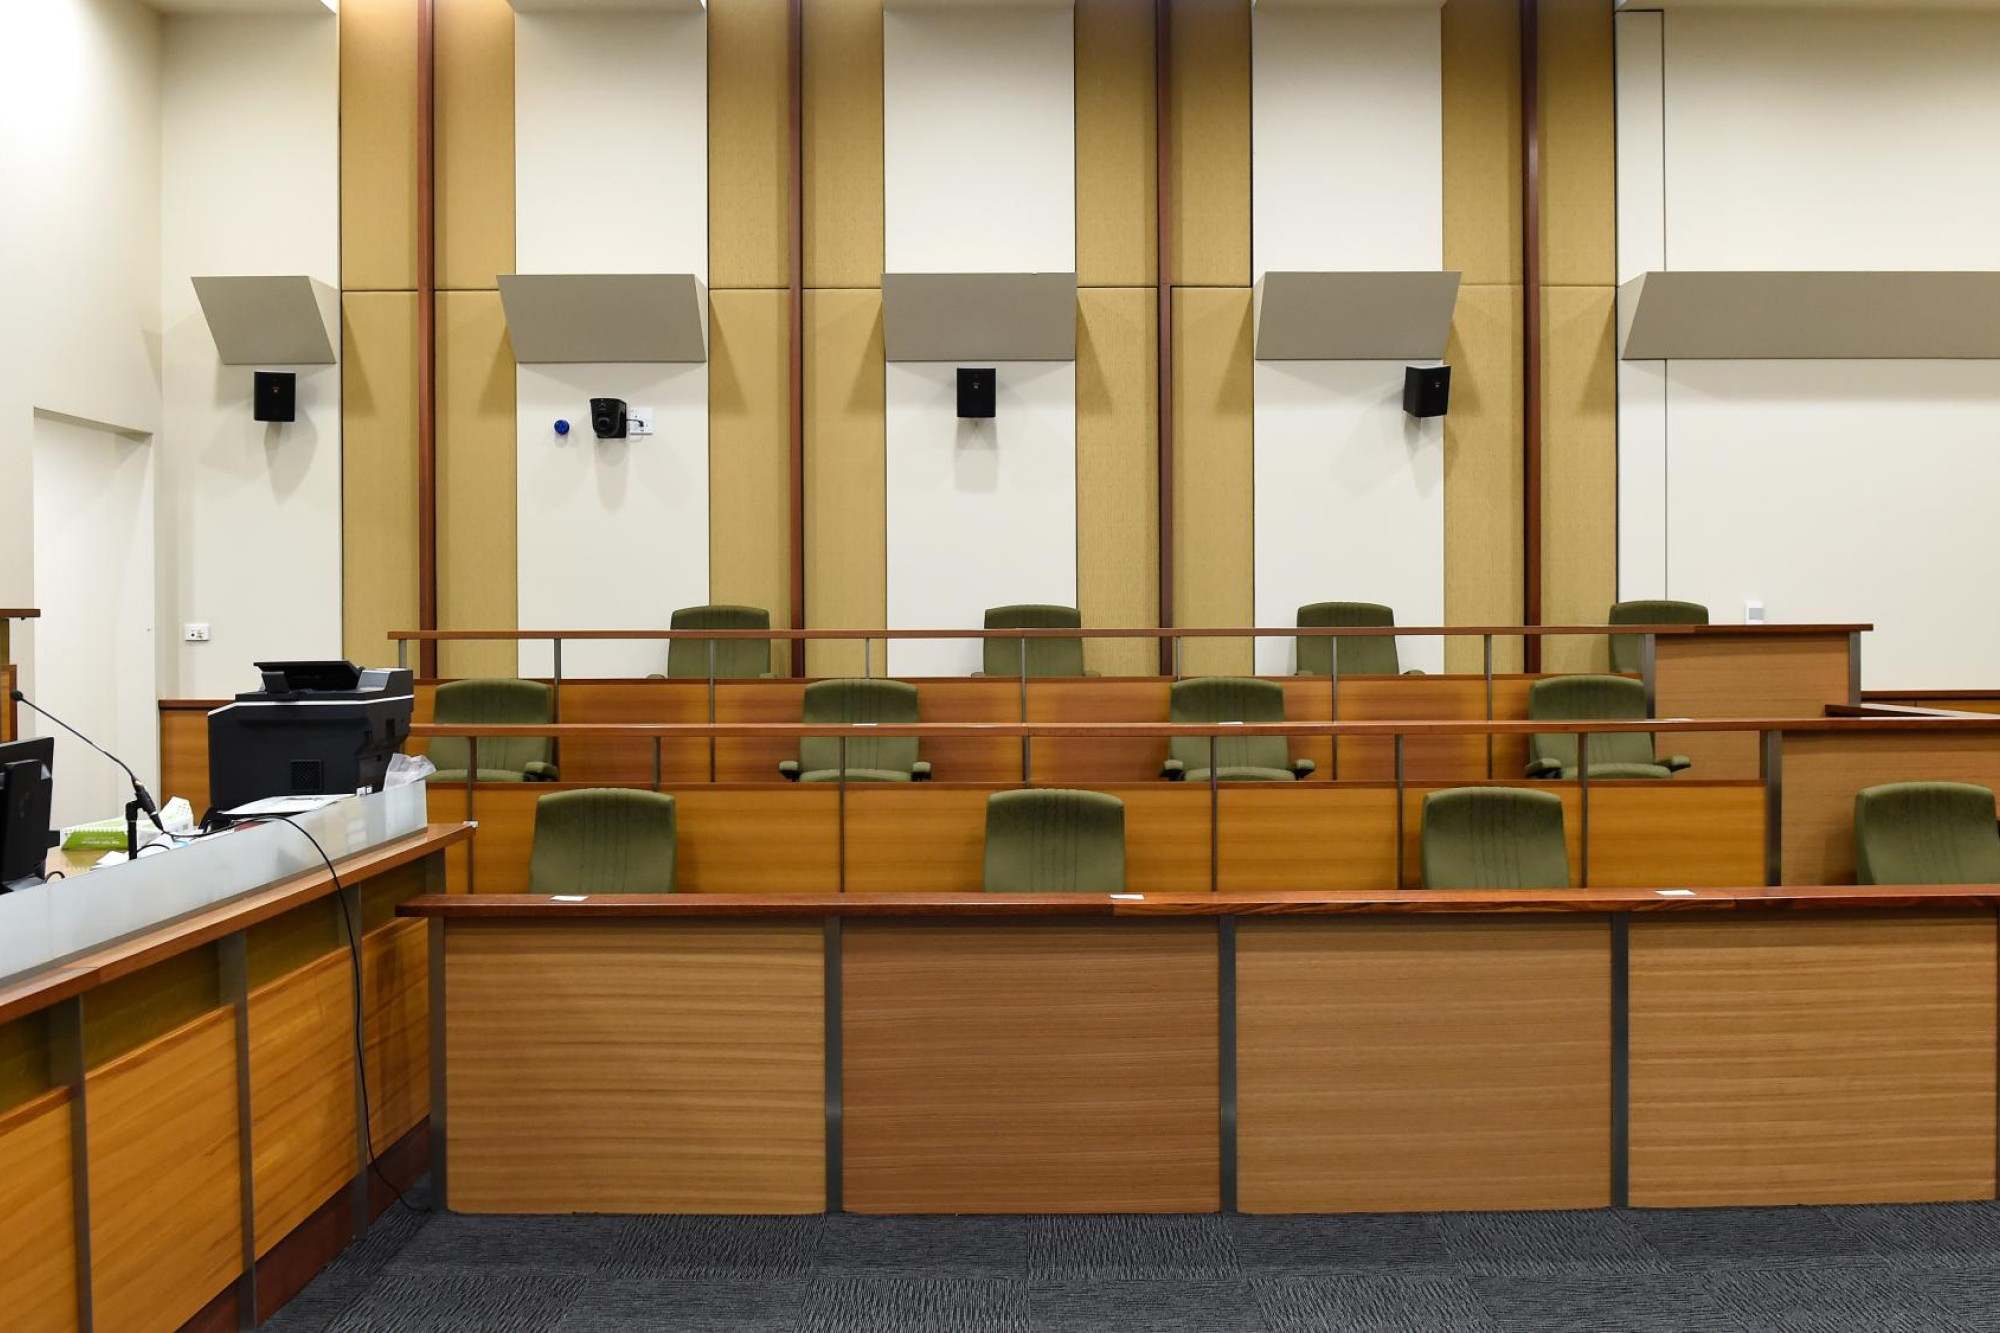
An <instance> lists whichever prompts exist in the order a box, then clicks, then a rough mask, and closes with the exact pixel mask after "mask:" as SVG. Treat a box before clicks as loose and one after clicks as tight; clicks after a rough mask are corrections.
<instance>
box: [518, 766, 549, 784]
mask: <svg viewBox="0 0 2000 1333" xmlns="http://www.w3.org/2000/svg"><path fill="white" fill-rule="evenodd" d="M523 771H524V772H525V773H526V774H527V778H528V781H530V782H554V781H556V766H555V765H554V764H544V763H540V762H536V763H532V764H529V765H528V767H527V768H526V769H525V770H523Z"/></svg>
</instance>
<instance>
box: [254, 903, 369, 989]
mask: <svg viewBox="0 0 2000 1333" xmlns="http://www.w3.org/2000/svg"><path fill="white" fill-rule="evenodd" d="M370 887H373V884H372V882H371V883H370ZM344 917H345V912H344V910H343V909H342V907H341V902H340V898H339V897H338V896H337V895H334V894H328V895H327V896H326V897H324V898H316V899H314V900H313V901H311V902H306V903H301V904H299V905H298V906H297V907H294V908H293V909H292V910H291V911H289V912H282V913H280V914H279V915H277V916H274V917H271V918H269V919H267V920H264V921H259V922H258V923H257V924H256V925H254V926H251V927H250V928H249V929H248V930H247V931H245V932H244V941H245V946H246V957H245V962H246V964H247V970H248V972H249V974H250V989H251V990H253V991H255V990H261V989H263V988H264V987H265V986H268V985H270V984H272V983H274V982H277V981H281V980H283V979H285V978H286V977H289V976H290V975H291V974H292V973H294V972H297V971H298V970H299V969H301V968H304V967H307V966H309V965H311V964H313V963H316V962H318V961H320V960H321V959H322V958H324V957H325V956H327V955H328V954H331V953H332V952H333V951H334V950H336V949H338V950H340V953H341V956H342V957H343V958H344V957H346V956H347V926H346V922H345V920H344Z"/></svg>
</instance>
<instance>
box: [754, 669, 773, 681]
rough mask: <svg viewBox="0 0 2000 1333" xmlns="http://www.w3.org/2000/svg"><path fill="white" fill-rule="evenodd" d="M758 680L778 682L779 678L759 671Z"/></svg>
mask: <svg viewBox="0 0 2000 1333" xmlns="http://www.w3.org/2000/svg"><path fill="white" fill-rule="evenodd" d="M757 679H758V680H776V679H777V677H775V676H773V675H772V674H771V673H770V672H768V671H759V672H758V673H757Z"/></svg>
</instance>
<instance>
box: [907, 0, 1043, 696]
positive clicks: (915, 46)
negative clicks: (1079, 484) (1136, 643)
mask: <svg viewBox="0 0 2000 1333" xmlns="http://www.w3.org/2000/svg"><path fill="white" fill-rule="evenodd" d="M882 37H883V115H882V120H883V153H884V160H883V168H884V176H885V190H886V193H885V200H884V204H885V211H884V218H883V220H884V237H885V240H884V248H885V260H886V267H887V268H888V269H889V270H890V271H892V272H913V273H924V272H947V273H949V272H1069V271H1072V270H1074V269H1075V267H1076V124H1075V99H1074V79H1075V35H1074V27H1073V16H1072V13H1071V11H1070V9H1069V7H1068V6H1060V7H1054V8H1051V7H1039V8H1025V7H1009V6H966V7H945V8H898V7H891V8H889V9H888V10H887V11H886V12H885V14H884V16H883V30H882ZM966 364H968V365H991V366H993V367H994V369H995V371H996V409H997V412H998V415H997V416H996V417H995V418H994V419H993V420H990V421H961V420H959V419H958V410H957V366H956V365H955V364H951V363H941V362H899V363H894V364H891V365H890V366H889V367H888V368H887V371H886V382H885V386H884V388H885V397H886V413H887V432H888V470H887V490H888V505H887V516H888V619H889V624H890V625H891V626H892V627H934V628H956V627H959V626H965V627H968V628H976V627H977V626H978V625H979V624H980V623H981V621H982V619H983V616H984V612H985V610H986V608H987V607H989V606H999V605H1005V604H1010V603H1016V602H1055V603H1059V604H1064V605H1074V604H1075V603H1076V600H1077V594H1076V366H1075V364H1074V363H1073V362H999V363H995V362H993V361H990V360H988V361H968V362H967V363H966ZM980 661H981V653H980V647H979V644H978V643H977V642H976V641H964V642H957V643H950V642H943V641H937V642H928V641H924V642H898V643H894V644H891V645H890V648H889V669H890V670H893V671H895V672H897V673H898V674H901V675H911V676H922V675H959V674H964V673H966V672H970V671H976V670H978V669H979V666H980Z"/></svg>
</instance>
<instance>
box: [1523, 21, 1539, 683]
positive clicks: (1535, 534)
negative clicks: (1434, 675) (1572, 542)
mask: <svg viewBox="0 0 2000 1333" xmlns="http://www.w3.org/2000/svg"><path fill="white" fill-rule="evenodd" d="M1541 32H1542V20H1541V5H1540V0H1521V171H1522V181H1521V275H1522V289H1521V314H1522V325H1521V327H1522V339H1523V350H1524V353H1525V355H1524V356H1523V357H1522V365H1523V366H1524V372H1523V373H1524V383H1523V384H1522V398H1521V402H1522V427H1523V434H1522V439H1521V461H1522V478H1521V536H1522V544H1523V549H1522V557H1523V558H1522V562H1521V578H1522V593H1521V618H1522V619H1523V620H1525V621H1527V622H1528V623H1529V624H1531V625H1533V624H1539V623H1540V622H1541V619H1542V116H1541V100H1542V87H1541V46H1542V35H1541ZM1522 648H1523V652H1524V656H1525V665H1526V669H1527V670H1529V671H1540V670H1541V669H1542V644H1541V641H1540V640H1539V639H1532V638H1531V639H1529V640H1528V641H1527V642H1526V643H1525V644H1523V645H1522Z"/></svg>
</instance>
